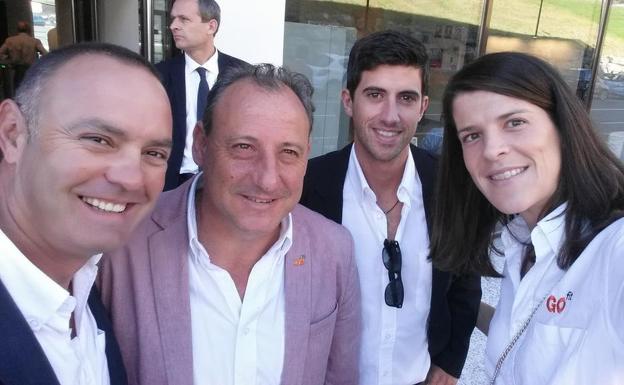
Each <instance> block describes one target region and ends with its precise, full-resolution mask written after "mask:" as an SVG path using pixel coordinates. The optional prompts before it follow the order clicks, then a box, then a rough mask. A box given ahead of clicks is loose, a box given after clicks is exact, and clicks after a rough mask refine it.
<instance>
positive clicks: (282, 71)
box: [202, 64, 314, 135]
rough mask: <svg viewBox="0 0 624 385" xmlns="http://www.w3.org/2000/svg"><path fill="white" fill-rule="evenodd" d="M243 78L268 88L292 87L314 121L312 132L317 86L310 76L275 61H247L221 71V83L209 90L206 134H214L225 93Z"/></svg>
mask: <svg viewBox="0 0 624 385" xmlns="http://www.w3.org/2000/svg"><path fill="white" fill-rule="evenodd" d="M241 80H249V81H251V82H252V83H253V84H255V85H257V86H259V87H261V88H263V89H265V90H268V91H279V90H280V89H282V88H283V87H287V88H289V89H290V90H292V91H293V92H294V93H295V95H297V98H298V99H299V101H300V102H301V105H302V106H303V108H304V109H305V112H306V115H307V117H308V122H309V123H310V131H312V123H313V118H312V115H313V113H314V104H313V103H312V93H313V92H314V89H313V88H312V85H311V84H310V81H309V80H308V78H306V77H305V76H304V75H302V74H300V73H298V72H294V71H290V70H287V69H286V68H283V67H277V66H274V65H272V64H257V65H250V64H244V65H240V66H237V67H234V68H231V69H229V70H228V71H226V72H225V73H223V74H219V78H218V79H217V82H216V83H215V85H214V86H213V87H212V89H211V90H210V92H209V93H208V101H207V103H206V110H205V111H204V116H203V119H202V123H203V125H204V131H205V133H206V135H210V132H211V131H212V123H213V115H214V110H215V108H216V106H217V104H218V103H219V100H220V99H221V97H222V96H223V93H224V92H225V90H226V89H228V88H229V87H230V86H232V85H233V84H235V83H237V82H239V81H241Z"/></svg>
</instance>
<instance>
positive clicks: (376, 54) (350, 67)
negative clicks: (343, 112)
mask: <svg viewBox="0 0 624 385" xmlns="http://www.w3.org/2000/svg"><path fill="white" fill-rule="evenodd" d="M384 64H387V65H405V66H410V67H416V68H420V69H421V70H422V71H421V76H422V78H421V82H422V92H423V95H426V94H427V91H428V87H429V56H428V55H427V49H426V48H425V46H424V45H423V44H422V43H421V42H419V41H418V40H416V39H415V38H413V37H412V36H410V35H407V34H405V33H402V32H398V31H392V30H388V31H380V32H374V33H371V34H370V35H368V36H365V37H363V38H361V39H359V40H358V41H356V42H355V44H354V45H353V48H351V53H349V63H348V64H347V89H348V90H349V94H351V98H353V96H354V94H355V89H356V88H357V86H358V84H359V83H360V80H361V79H362V72H364V71H370V70H373V69H375V68H376V67H377V66H380V65H384Z"/></svg>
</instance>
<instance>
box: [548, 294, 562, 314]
mask: <svg viewBox="0 0 624 385" xmlns="http://www.w3.org/2000/svg"><path fill="white" fill-rule="evenodd" d="M565 307H566V299H565V297H561V298H559V299H557V297H555V296H554V295H551V296H549V297H548V298H547V299H546V309H547V310H548V311H549V312H551V313H561V312H563V310H564V309H565Z"/></svg>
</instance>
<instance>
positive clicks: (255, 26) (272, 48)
mask: <svg viewBox="0 0 624 385" xmlns="http://www.w3.org/2000/svg"><path fill="white" fill-rule="evenodd" d="M107 1H108V0H107ZM217 2H218V3H219V6H220V7H221V27H220V28H219V32H218V33H217V37H216V42H215V44H216V46H217V48H219V49H220V50H221V51H223V52H225V53H227V54H230V55H233V56H236V57H238V58H241V59H243V60H245V61H248V62H250V63H273V64H278V65H281V64H282V61H283V55H284V19H285V13H286V0H217Z"/></svg>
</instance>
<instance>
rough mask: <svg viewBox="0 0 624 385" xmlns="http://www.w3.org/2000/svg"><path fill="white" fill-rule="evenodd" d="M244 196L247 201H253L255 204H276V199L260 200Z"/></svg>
mask: <svg viewBox="0 0 624 385" xmlns="http://www.w3.org/2000/svg"><path fill="white" fill-rule="evenodd" d="M243 196H244V197H245V199H247V200H249V201H252V202H254V203H261V204H269V203H273V202H275V199H260V198H255V197H251V196H249V195H243Z"/></svg>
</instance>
